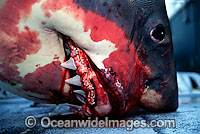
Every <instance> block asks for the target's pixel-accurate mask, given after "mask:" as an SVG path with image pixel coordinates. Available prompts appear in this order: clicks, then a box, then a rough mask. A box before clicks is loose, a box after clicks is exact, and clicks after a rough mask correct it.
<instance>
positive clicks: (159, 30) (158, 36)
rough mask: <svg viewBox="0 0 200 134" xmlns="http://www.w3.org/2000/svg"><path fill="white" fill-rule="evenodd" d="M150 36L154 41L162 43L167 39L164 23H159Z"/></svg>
mask: <svg viewBox="0 0 200 134" xmlns="http://www.w3.org/2000/svg"><path fill="white" fill-rule="evenodd" d="M150 37H151V39H152V40H153V41H154V42H156V43H159V44H161V43H162V42H163V41H164V39H165V28H164V26H163V25H162V24H159V25H157V26H156V27H154V28H153V29H152V30H151V32H150Z"/></svg>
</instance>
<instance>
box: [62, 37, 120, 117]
mask: <svg viewBox="0 0 200 134" xmlns="http://www.w3.org/2000/svg"><path fill="white" fill-rule="evenodd" d="M64 49H65V53H66V57H67V59H68V60H67V61H66V62H64V63H62V64H61V66H62V67H64V68H66V69H69V70H70V72H71V75H72V76H73V77H71V78H70V79H67V80H65V82H66V83H67V84H70V85H72V88H71V90H72V93H73V94H74V95H75V96H76V98H77V99H78V100H79V101H80V102H81V103H82V106H83V107H82V109H83V111H84V114H86V115H91V114H92V115H97V116H105V115H108V114H109V113H110V112H111V111H112V110H113V107H114V106H113V105H111V104H112V103H113V102H115V103H116V102H117V101H116V100H118V101H121V98H122V97H120V95H121V93H122V92H121V90H119V89H121V85H120V83H119V81H118V80H117V78H115V76H114V73H112V71H111V70H109V71H108V70H106V71H105V70H99V69H98V68H97V67H96V66H95V64H94V63H93V62H92V61H91V59H90V58H89V56H87V54H86V53H85V52H84V51H83V50H82V49H81V48H79V47H78V45H77V44H76V43H75V42H74V41H73V40H72V39H70V38H69V37H65V39H64ZM109 79H110V80H109ZM113 79H115V82H113ZM116 87H117V88H116ZM117 89H118V90H117ZM114 90H115V91H114ZM113 91H114V92H113ZM118 91H119V92H118ZM116 96H117V97H116ZM121 102H122V101H121ZM79 112H80V110H79ZM81 112H82V111H81ZM81 114H82V113H81Z"/></svg>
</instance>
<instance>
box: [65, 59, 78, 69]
mask: <svg viewBox="0 0 200 134" xmlns="http://www.w3.org/2000/svg"><path fill="white" fill-rule="evenodd" d="M61 66H62V67H64V68H68V69H72V70H76V69H77V67H76V65H75V64H74V59H73V58H72V57H70V59H69V60H68V61H66V62H64V63H62V64H61Z"/></svg>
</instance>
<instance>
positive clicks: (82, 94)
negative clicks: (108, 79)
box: [73, 90, 86, 98]
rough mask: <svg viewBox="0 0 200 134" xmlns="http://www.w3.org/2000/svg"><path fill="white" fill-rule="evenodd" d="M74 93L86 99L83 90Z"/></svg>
mask: <svg viewBox="0 0 200 134" xmlns="http://www.w3.org/2000/svg"><path fill="white" fill-rule="evenodd" d="M73 92H74V93H76V94H78V95H81V96H83V97H85V98H86V96H85V92H84V91H83V90H74V91H73Z"/></svg>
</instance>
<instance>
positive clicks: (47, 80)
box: [22, 61, 64, 95]
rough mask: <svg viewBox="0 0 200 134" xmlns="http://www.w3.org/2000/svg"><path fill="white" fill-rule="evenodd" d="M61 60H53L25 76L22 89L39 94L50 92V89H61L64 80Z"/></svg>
mask: <svg viewBox="0 0 200 134" xmlns="http://www.w3.org/2000/svg"><path fill="white" fill-rule="evenodd" d="M60 64H61V62H60V61H53V62H52V63H50V64H47V65H45V66H43V67H39V68H37V69H36V70H35V71H34V72H32V73H28V74H27V75H26V76H25V77H24V81H23V83H22V84H23V87H22V89H23V90H25V91H30V92H34V93H39V94H46V95H47V94H50V91H53V90H57V91H59V90H60V84H61V83H60V82H61V81H63V77H62V76H63V70H64V69H63V68H62V67H61V66H60Z"/></svg>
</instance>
